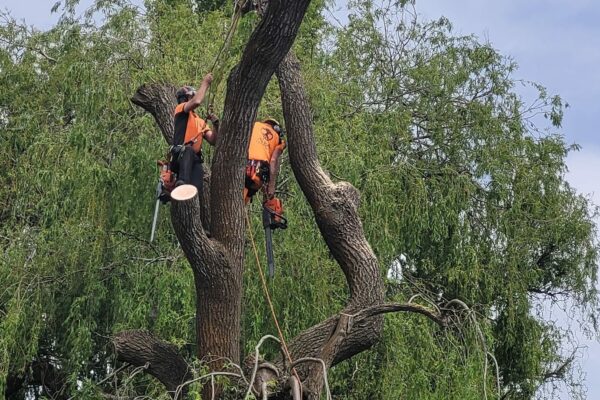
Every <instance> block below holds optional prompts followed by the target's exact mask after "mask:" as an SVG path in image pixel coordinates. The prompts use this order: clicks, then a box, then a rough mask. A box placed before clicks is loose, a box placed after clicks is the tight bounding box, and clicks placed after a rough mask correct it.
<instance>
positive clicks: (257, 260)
mask: <svg viewBox="0 0 600 400" xmlns="http://www.w3.org/2000/svg"><path fill="white" fill-rule="evenodd" d="M246 225H247V226H248V232H250V241H251V242H252V249H253V250H254V256H255V257H256V266H257V267H258V273H259V275H260V280H261V282H262V287H263V291H264V292H265V297H266V298H267V302H268V303H269V308H270V309H271V316H272V317H273V322H275V327H277V333H278V334H279V339H280V340H281V345H282V347H283V352H284V353H285V356H286V357H287V359H288V361H289V363H290V365H292V356H291V355H290V352H289V350H288V347H287V343H286V342H285V338H284V337H283V332H282V331H281V327H280V326H279V321H278V320H277V315H276V314H275V307H274V306H273V302H272V301H271V296H270V295H269V289H268V288H267V280H266V279H265V274H264V272H263V270H262V267H261V265H260V259H259V257H258V250H257V249H256V243H254V235H253V234H252V227H251V226H250V218H249V217H248V209H246ZM292 372H293V374H294V376H295V377H296V379H298V384H299V385H300V391H301V392H302V381H301V380H300V377H299V376H298V372H296V368H292Z"/></svg>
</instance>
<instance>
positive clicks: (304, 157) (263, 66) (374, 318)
mask: <svg viewBox="0 0 600 400" xmlns="http://www.w3.org/2000/svg"><path fill="white" fill-rule="evenodd" d="M308 3H309V0H271V2H270V4H269V6H268V8H267V11H266V13H265V14H264V16H263V18H262V20H261V22H260V23H259V25H258V27H257V28H256V30H255V31H254V33H253V34H252V36H251V38H250V40H249V42H248V45H247V46H246V49H245V51H244V53H243V56H242V59H241V61H240V63H239V65H238V66H237V67H236V68H235V69H234V70H233V71H232V72H231V74H230V76H229V79H228V82H227V94H226V98H225V106H224V111H223V123H222V126H221V128H220V132H219V134H220V135H219V138H218V141H217V147H216V151H215V155H214V160H213V165H212V177H213V179H212V182H211V184H210V207H209V211H210V220H211V221H212V224H211V225H210V230H211V237H208V236H207V235H206V233H205V230H204V229H203V228H202V221H201V219H202V218H201V215H202V214H201V212H200V204H201V203H202V204H203V205H204V206H206V204H205V202H199V201H198V194H197V193H196V190H195V188H194V187H192V186H188V185H185V186H181V187H178V188H177V189H176V190H175V191H174V192H173V193H172V197H173V202H172V206H171V210H172V214H171V216H172V222H173V227H174V230H175V232H176V234H177V238H178V239H179V242H180V243H181V246H182V249H183V251H184V253H185V255H186V257H187V259H188V261H189V263H190V265H191V267H192V269H193V271H194V279H195V283H196V296H197V309H196V323H197V341H198V356H199V357H200V358H201V359H204V360H206V361H208V362H210V361H212V360H215V359H218V360H224V359H229V360H231V361H233V362H235V363H237V364H240V343H239V340H240V318H241V314H240V313H241V300H242V293H243V291H242V273H243V268H244V241H245V228H246V227H245V209H244V203H243V199H242V188H243V181H244V166H245V163H246V157H247V147H248V140H249V136H250V132H251V127H252V124H253V122H254V120H255V118H256V112H257V108H258V105H259V103H260V100H261V98H262V96H263V94H264V91H265V88H266V86H267V84H268V82H269V80H270V79H271V76H272V74H273V73H274V72H275V71H276V72H277V76H278V79H279V86H280V90H281V100H282V107H283V113H284V117H285V122H286V129H287V132H288V149H289V155H290V163H291V166H292V170H293V171H294V175H295V177H296V179H297V181H298V183H299V185H300V187H301V189H302V191H303V193H304V195H305V196H306V199H307V201H308V202H309V204H310V206H311V208H312V210H313V213H314V216H315V220H316V222H317V225H318V227H319V230H320V231H321V234H322V236H323V239H324V240H325V242H326V244H327V246H328V247H329V249H330V251H331V254H332V255H333V257H334V258H335V259H336V261H337V262H338V264H339V265H340V268H341V270H342V272H343V273H344V275H345V277H346V281H347V283H348V287H349V292H350V297H349V299H348V302H347V305H346V307H344V309H343V310H341V311H340V313H339V314H337V315H334V316H332V317H330V318H328V319H327V320H325V321H323V322H321V323H319V324H317V325H315V326H313V327H311V328H309V329H307V330H306V331H304V332H302V333H301V334H300V335H298V336H297V337H296V338H294V339H293V340H292V341H291V342H290V352H291V356H292V359H293V360H298V359H302V358H306V357H311V358H317V359H320V360H322V361H323V363H324V365H325V367H326V368H329V367H331V366H332V365H335V364H336V363H338V362H340V361H342V360H345V359H347V358H349V357H351V356H353V355H354V354H357V353H359V352H361V351H364V350H365V349H368V348H370V347H371V346H372V345H373V344H374V343H375V342H376V341H377V340H378V339H379V337H380V334H381V329H382V326H383V324H382V323H383V319H382V318H383V317H382V316H381V314H383V313H386V312H397V311H411V312H418V313H421V314H423V315H426V316H427V317H429V318H431V319H433V320H434V321H436V322H438V323H439V324H442V325H443V324H445V320H444V318H442V316H440V315H437V314H435V313H433V312H431V311H429V310H427V309H425V308H423V307H420V306H417V305H396V304H393V305H389V304H384V303H383V301H384V290H383V280H382V277H381V274H380V271H379V264H378V261H377V258H376V256H375V254H374V253H373V250H372V249H371V247H370V245H369V243H368V242H367V240H366V238H365V235H364V232H363V227H362V223H361V220H360V218H359V216H358V206H359V200H360V196H359V193H358V191H357V190H356V189H355V188H354V187H353V186H352V185H350V184H349V183H346V182H337V183H335V182H332V181H331V179H330V178H329V177H328V176H327V174H326V173H325V172H324V171H323V169H322V168H321V166H320V164H319V160H318V157H317V151H316V145H315V139H314V135H313V130H312V129H313V128H312V115H311V112H310V107H309V102H308V99H307V95H306V92H305V90H304V84H303V82H302V78H301V74H300V64H299V62H298V60H297V59H296V57H295V56H294V55H293V54H292V53H291V52H289V50H290V47H291V45H292V42H293V40H294V38H295V36H296V33H297V31H298V27H299V25H300V22H301V20H302V17H303V15H304V13H305V11H306V8H307V6H308ZM288 52H289V53H288ZM158 86H159V87H152V86H143V87H142V88H140V89H139V90H138V92H137V93H136V95H135V96H134V98H133V101H134V102H135V103H136V104H138V105H140V106H141V107H143V108H144V109H145V110H147V111H149V112H150V113H152V115H154V117H155V120H156V122H157V124H158V126H159V128H160V129H161V131H162V133H163V136H164V137H165V139H166V140H167V142H169V141H170V140H171V138H172V136H173V133H172V129H173V123H172V110H173V107H174V101H173V100H171V99H170V97H169V96H168V95H165V94H168V93H171V92H173V91H174V89H173V87H172V86H171V85H158ZM206 186H208V185H206ZM200 195H202V196H204V197H205V198H206V197H207V194H206V193H204V194H200ZM205 225H206V221H205ZM123 335H126V334H123ZM123 335H121V336H123ZM121 345H122V346H123V343H121ZM159 347H160V346H159ZM127 348H128V349H129V348H131V346H129V347H127ZM117 350H118V349H117ZM120 357H121V358H122V359H123V357H122V355H120ZM169 357H173V358H176V356H174V355H172V354H171V355H170V356H169ZM134 359H135V360H139V359H140V358H139V357H138V358H134V357H133V356H132V355H131V354H130V355H129V361H130V362H131V360H134ZM141 359H143V360H146V359H147V357H146V358H141ZM138 364H139V361H138ZM175 365H179V361H177V362H176V363H175ZM274 365H275V367H277V368H279V369H280V371H281V374H280V375H279V378H278V379H279V382H278V385H277V387H278V388H279V391H280V392H279V393H276V394H275V395H276V397H277V398H289V397H290V396H291V394H290V392H288V389H286V384H285V381H286V379H287V378H288V377H289V375H290V371H289V365H287V364H286V363H285V362H284V361H283V360H281V359H280V360H274ZM222 366H223V361H218V362H214V363H212V364H210V367H211V369H213V370H214V369H219V368H221V367H222ZM268 369H272V366H269V368H268ZM150 372H151V373H152V371H150ZM259 372H260V371H259ZM263 372H264V374H263V376H275V375H274V374H273V373H272V371H263ZM297 372H298V374H299V375H298V376H299V377H300V379H301V381H302V387H303V388H304V395H305V398H308V399H318V398H319V396H320V393H321V390H322V386H323V378H324V376H323V367H322V365H321V364H320V363H315V362H314V361H311V362H307V363H303V364H302V367H301V366H300V365H299V366H298V368H297ZM185 373H187V371H185ZM185 373H184V372H183V371H181V372H180V373H179V375H181V376H176V377H172V376H168V377H166V378H165V377H162V378H163V379H167V378H168V380H169V382H173V381H174V382H182V381H183V380H184V379H185V378H186V377H187V375H185ZM259 375H260V374H259ZM158 378H159V379H161V377H158ZM163 379H161V381H163V382H165V381H164V380H163ZM165 385H166V386H167V387H168V388H170V387H172V385H169V384H167V383H165ZM292 386H293V385H292Z"/></svg>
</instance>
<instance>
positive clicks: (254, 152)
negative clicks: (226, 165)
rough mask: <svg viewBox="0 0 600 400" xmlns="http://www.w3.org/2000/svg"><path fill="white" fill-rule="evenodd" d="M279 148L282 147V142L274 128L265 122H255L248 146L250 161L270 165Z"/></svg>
mask: <svg viewBox="0 0 600 400" xmlns="http://www.w3.org/2000/svg"><path fill="white" fill-rule="evenodd" d="M278 146H282V140H281V139H280V137H279V134H278V133H277V132H275V130H274V129H273V127H272V126H271V125H270V124H267V123H264V122H255V123H254V127H253V128H252V136H250V143H249V145H248V159H249V160H257V161H265V162H267V163H268V162H270V161H271V156H272V155H273V152H274V151H275V149H276V148H277V147H278Z"/></svg>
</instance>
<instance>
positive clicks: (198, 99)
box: [183, 72, 213, 113]
mask: <svg viewBox="0 0 600 400" xmlns="http://www.w3.org/2000/svg"><path fill="white" fill-rule="evenodd" d="M212 80H213V76H212V73H210V72H209V73H208V74H206V76H205V77H204V79H202V83H201V84H200V88H199V89H198V91H197V92H196V94H195V95H194V97H192V99H191V100H190V101H188V102H186V103H185V105H184V106H183V111H184V112H186V113H187V112H190V111H192V110H195V109H196V108H197V107H198V106H199V105H200V104H202V102H203V101H204V96H205V95H206V91H207V90H208V88H209V87H210V84H211V82H212Z"/></svg>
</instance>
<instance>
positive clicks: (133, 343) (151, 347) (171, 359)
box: [113, 330, 192, 392]
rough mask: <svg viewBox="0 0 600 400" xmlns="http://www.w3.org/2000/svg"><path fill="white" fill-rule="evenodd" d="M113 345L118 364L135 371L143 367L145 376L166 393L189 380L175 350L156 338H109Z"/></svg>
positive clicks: (131, 334) (139, 334)
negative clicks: (154, 379) (145, 368)
mask: <svg viewBox="0 0 600 400" xmlns="http://www.w3.org/2000/svg"><path fill="white" fill-rule="evenodd" d="M113 344H114V346H115V352H116V354H117V359H118V360H119V361H124V362H127V363H129V364H131V365H133V366H136V367H141V366H144V365H147V366H148V369H147V372H148V373H149V374H151V375H152V376H154V377H155V378H156V379H158V380H159V381H160V382H162V384H163V385H165V387H166V388H167V390H169V391H170V392H174V391H175V390H176V389H177V387H178V386H179V385H181V384H182V383H183V382H185V381H187V380H189V379H190V378H191V376H192V374H191V371H190V370H189V368H188V364H187V363H186V362H185V360H184V358H183V357H182V356H181V355H180V354H179V352H178V350H177V347H175V346H174V345H172V344H170V343H167V342H164V341H162V340H160V339H158V338H156V337H155V336H154V335H152V334H151V333H150V332H147V331H142V330H130V331H124V332H120V333H118V334H117V335H116V336H115V337H114V338H113Z"/></svg>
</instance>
